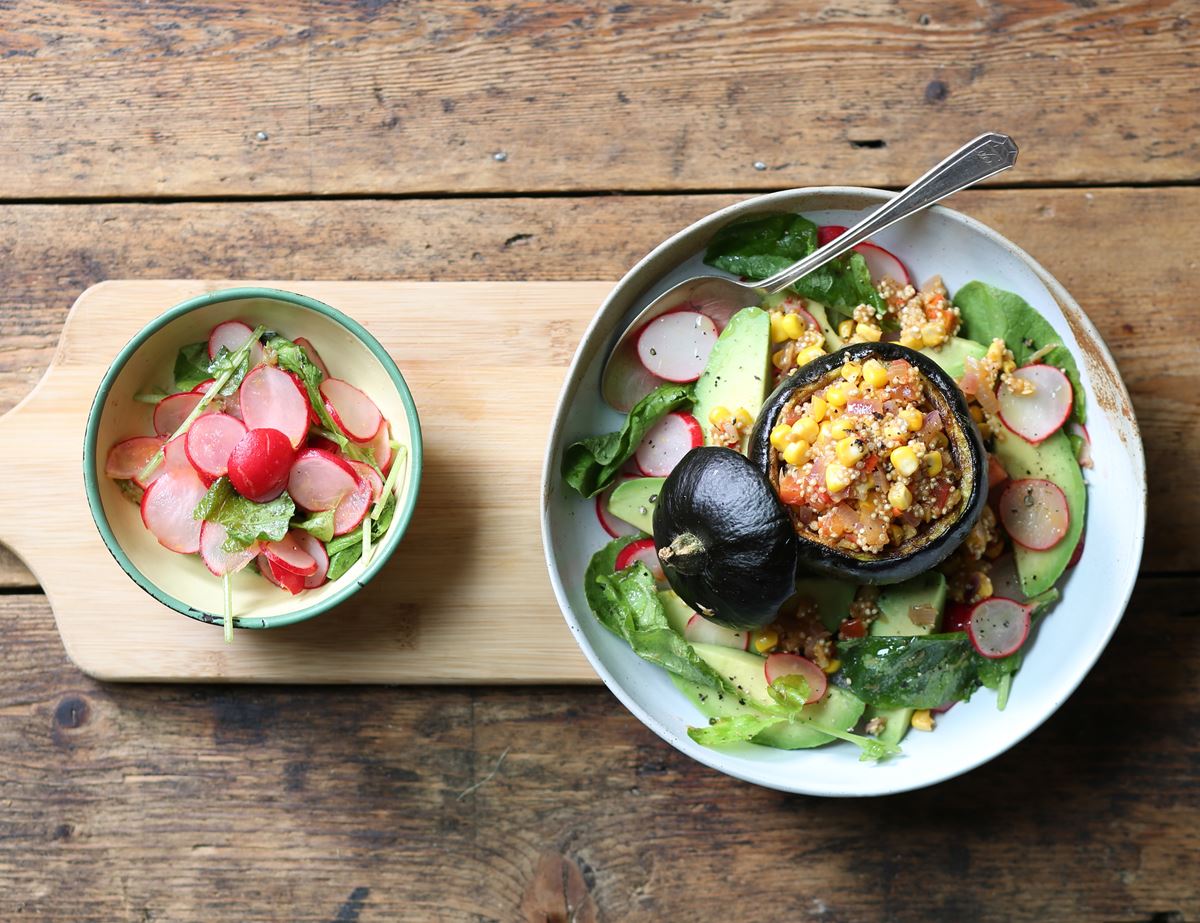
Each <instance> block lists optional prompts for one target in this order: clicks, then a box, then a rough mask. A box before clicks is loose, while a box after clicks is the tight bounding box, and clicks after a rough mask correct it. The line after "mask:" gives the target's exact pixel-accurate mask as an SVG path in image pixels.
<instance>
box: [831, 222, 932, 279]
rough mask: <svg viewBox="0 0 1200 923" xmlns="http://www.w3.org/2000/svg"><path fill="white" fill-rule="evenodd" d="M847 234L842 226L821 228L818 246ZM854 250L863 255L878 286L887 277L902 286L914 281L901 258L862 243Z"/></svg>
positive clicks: (880, 248)
mask: <svg viewBox="0 0 1200 923" xmlns="http://www.w3.org/2000/svg"><path fill="white" fill-rule="evenodd" d="M845 233H846V228H844V227H843V226H842V225H840V224H827V225H825V226H824V227H819V228H817V245H818V246H821V247H823V246H825V245H826V244H827V243H829V242H830V241H831V240H836V239H837V238H839V237H841V236H842V235H843V234H845ZM854 249H855V250H857V251H858V252H859V253H861V254H862V257H863V259H864V260H866V263H867V269H868V270H870V272H871V281H873V282H875V283H876V284H879V283H880V282H882V281H883V279H884V277H885V276H890V277H891V278H893V279H895V280H896V281H897V282H899V283H900V285H901V286H904V285H908V284H909V283H910V282H911V281H912V277H911V276H909V274H908V270H907V269H906V268H905V266H904V264H903V263H902V262H900V258H899V257H897V256H896V255H895V254H894V253H892V252H891V251H889V250H885V249H883V247H881V246H879V245H878V244H871V243H861V244H859V245H858V246H857V247H855V248H854Z"/></svg>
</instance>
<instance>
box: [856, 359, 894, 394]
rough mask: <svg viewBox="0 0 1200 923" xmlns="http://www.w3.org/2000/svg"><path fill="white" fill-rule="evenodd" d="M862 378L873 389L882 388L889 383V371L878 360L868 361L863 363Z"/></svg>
mask: <svg viewBox="0 0 1200 923" xmlns="http://www.w3.org/2000/svg"><path fill="white" fill-rule="evenodd" d="M862 376H863V381H865V382H866V383H867V384H869V385H870V386H871V387H872V388H882V387H883V386H884V385H886V384H887V381H888V373H887V369H886V368H884V365H883V363H882V362H880V361H879V360H878V359H868V360H867V361H866V362H864V363H863V367H862Z"/></svg>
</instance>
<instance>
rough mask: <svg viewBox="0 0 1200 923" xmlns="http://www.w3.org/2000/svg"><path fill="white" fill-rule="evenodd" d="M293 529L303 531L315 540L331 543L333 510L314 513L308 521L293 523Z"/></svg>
mask: <svg viewBox="0 0 1200 923" xmlns="http://www.w3.org/2000/svg"><path fill="white" fill-rule="evenodd" d="M292 528H293V529H303V530H304V531H305V532H307V533H309V534H310V535H311V536H313V538H319V539H320V540H321V541H323V542H330V541H332V540H333V510H324V511H323V512H320V513H313V514H312V515H311V516H309V517H308V518H307V519H302V520H300V521H299V522H293V523H292Z"/></svg>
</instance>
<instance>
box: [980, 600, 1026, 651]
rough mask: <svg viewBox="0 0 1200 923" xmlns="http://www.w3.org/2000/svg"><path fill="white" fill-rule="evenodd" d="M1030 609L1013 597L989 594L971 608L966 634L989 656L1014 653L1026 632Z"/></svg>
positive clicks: (1023, 641)
mask: <svg viewBox="0 0 1200 923" xmlns="http://www.w3.org/2000/svg"><path fill="white" fill-rule="evenodd" d="M1031 612H1032V609H1031V608H1030V607H1029V606H1026V605H1022V604H1021V603H1019V602H1017V601H1016V600H1015V599H1005V598H1004V597H1003V596H993V597H991V598H990V599H985V600H984V601H983V602H981V603H979V604H978V605H976V606H975V608H974V609H972V610H971V618H970V621H968V622H967V637H968V638H970V639H971V644H972V645H973V646H974V648H975V650H977V651H978V652H979V653H980V655H981V656H983V657H987V658H989V659H993V660H994V659H996V658H999V657H1008V656H1010V655H1011V654H1015V653H1016V652H1017V651H1018V650H1019V649H1020V647H1021V645H1022V644H1024V643H1025V639H1026V638H1027V637H1028V636H1029V624H1030V614H1031Z"/></svg>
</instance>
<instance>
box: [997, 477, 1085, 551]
mask: <svg viewBox="0 0 1200 923" xmlns="http://www.w3.org/2000/svg"><path fill="white" fill-rule="evenodd" d="M1000 521H1001V522H1002V523H1003V524H1004V528H1005V530H1006V531H1007V532H1008V534H1009V535H1011V536H1012V538H1013V541H1015V542H1017V543H1018V544H1021V545H1024V546H1025V547H1026V548H1031V549H1033V550H1034V551H1045V550H1046V549H1047V548H1053V547H1054V546H1055V545H1057V544H1058V543H1059V542H1061V541H1062V538H1063V536H1064V535H1066V534H1067V527H1068V526H1069V525H1070V524H1071V511H1070V509H1069V508H1068V507H1067V498H1066V496H1065V495H1064V494H1063V492H1062V490H1061V489H1060V488H1059V486H1058V485H1057V484H1055V483H1054V482H1053V481H1044V480H1042V479H1041V478H1023V479H1021V480H1019V481H1013V482H1012V483H1010V484H1009V485H1008V486H1007V487H1006V488H1004V493H1002V494H1001V495H1000Z"/></svg>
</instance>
